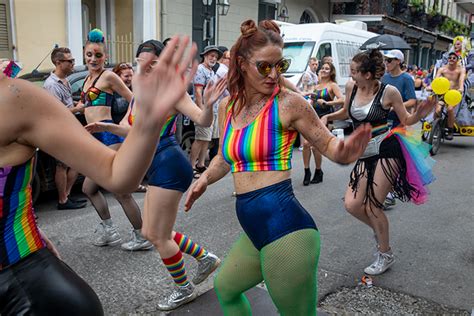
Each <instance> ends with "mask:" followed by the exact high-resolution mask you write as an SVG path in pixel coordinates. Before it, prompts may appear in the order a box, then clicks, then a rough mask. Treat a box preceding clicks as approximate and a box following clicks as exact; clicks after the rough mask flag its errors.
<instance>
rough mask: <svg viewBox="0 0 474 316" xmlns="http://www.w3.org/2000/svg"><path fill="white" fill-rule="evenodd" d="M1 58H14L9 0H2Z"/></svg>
mask: <svg viewBox="0 0 474 316" xmlns="http://www.w3.org/2000/svg"><path fill="white" fill-rule="evenodd" d="M0 58H8V59H13V44H12V34H11V22H10V5H9V1H8V0H0Z"/></svg>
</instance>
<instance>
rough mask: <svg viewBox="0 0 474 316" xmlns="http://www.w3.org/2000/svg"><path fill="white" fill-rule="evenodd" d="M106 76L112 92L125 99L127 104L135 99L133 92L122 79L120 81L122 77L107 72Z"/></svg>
mask: <svg viewBox="0 0 474 316" xmlns="http://www.w3.org/2000/svg"><path fill="white" fill-rule="evenodd" d="M106 74H107V77H106V79H107V81H108V82H109V84H110V86H111V87H112V90H114V91H115V92H117V93H118V94H120V95H121V96H122V97H124V98H125V99H126V100H127V102H130V101H131V100H132V97H133V94H132V91H130V89H129V88H128V87H127V86H126V85H125V83H124V82H123V81H122V79H120V77H119V76H118V75H117V74H116V73H114V72H112V71H107V72H106Z"/></svg>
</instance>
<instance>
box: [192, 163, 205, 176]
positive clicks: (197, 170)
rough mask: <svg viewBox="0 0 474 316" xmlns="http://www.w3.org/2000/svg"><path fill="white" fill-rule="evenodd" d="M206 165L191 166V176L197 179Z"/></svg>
mask: <svg viewBox="0 0 474 316" xmlns="http://www.w3.org/2000/svg"><path fill="white" fill-rule="evenodd" d="M206 169H207V167H206V166H202V167H198V166H194V168H193V178H194V179H199V178H200V177H201V174H202V173H203V172H204V171H206Z"/></svg>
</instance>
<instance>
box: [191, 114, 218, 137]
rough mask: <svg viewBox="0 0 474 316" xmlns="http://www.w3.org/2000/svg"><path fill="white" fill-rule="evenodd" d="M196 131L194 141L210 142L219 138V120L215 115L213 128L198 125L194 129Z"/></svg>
mask: <svg viewBox="0 0 474 316" xmlns="http://www.w3.org/2000/svg"><path fill="white" fill-rule="evenodd" d="M194 131H195V135H194V139H196V140H204V141H207V142H210V141H211V140H212V139H213V138H219V120H218V119H217V115H214V120H213V121H212V125H211V126H209V127H202V126H199V125H196V126H195V127H194Z"/></svg>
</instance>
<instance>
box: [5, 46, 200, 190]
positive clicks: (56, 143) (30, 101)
mask: <svg viewBox="0 0 474 316" xmlns="http://www.w3.org/2000/svg"><path fill="white" fill-rule="evenodd" d="M188 42H189V39H188V38H187V37H185V38H184V39H179V38H177V37H174V38H173V39H172V42H171V43H170V46H167V48H165V50H164V51H163V53H162V56H161V58H160V62H159V64H158V65H157V66H155V67H153V68H151V67H149V65H150V64H151V59H150V60H147V61H146V62H145V63H144V64H143V66H141V67H143V68H144V69H140V68H139V71H138V72H137V74H136V75H135V76H134V78H133V82H134V83H133V85H134V87H135V89H134V90H135V98H136V101H137V103H140V107H139V108H138V109H137V115H136V119H135V122H134V124H133V127H132V128H131V130H130V133H129V135H128V137H127V138H126V139H125V142H124V143H123V145H122V146H121V147H120V149H119V150H118V151H117V152H115V151H113V150H111V149H109V148H107V147H106V146H104V145H103V144H101V143H100V142H98V141H97V140H96V139H95V138H94V137H92V136H91V135H90V134H89V133H88V132H86V131H85V129H84V128H83V127H82V126H81V124H80V123H79V122H78V121H77V120H76V119H75V118H74V116H72V115H70V114H68V111H67V110H66V109H65V108H64V106H63V105H62V104H61V103H60V102H59V101H57V100H56V99H55V98H54V97H52V96H50V95H49V94H48V93H47V92H46V91H44V90H43V89H40V88H37V87H35V86H33V85H32V84H30V83H28V82H26V81H23V80H14V81H12V82H11V83H10V84H9V86H8V87H7V86H6V85H5V84H3V88H2V90H3V92H4V93H3V94H4V95H6V94H8V96H7V98H6V99H7V100H5V99H4V100H5V101H4V102H2V103H5V104H11V105H9V112H8V114H11V116H12V117H14V118H15V119H16V120H18V122H17V123H15V124H16V125H15V126H19V127H20V128H17V130H16V131H15V133H16V135H15V136H16V137H15V138H14V139H15V140H16V142H18V143H20V144H24V145H29V146H32V147H38V148H40V149H41V150H43V151H45V152H47V153H48V154H50V155H52V156H54V157H56V158H57V159H59V160H61V161H63V162H64V163H66V164H67V165H69V166H71V168H73V169H75V170H77V171H79V172H80V173H82V174H84V175H86V176H88V177H90V178H92V179H93V180H94V181H96V182H97V183H98V184H99V185H100V186H103V187H104V188H106V189H108V190H110V191H112V192H117V193H127V192H132V191H133V190H135V188H136V187H137V186H138V184H139V183H140V181H141V180H142V178H143V176H144V174H145V172H146V170H147V169H148V166H149V164H150V162H151V159H152V157H153V154H154V152H155V146H156V144H157V143H158V139H159V134H160V129H161V126H162V125H163V123H164V122H165V120H166V115H167V113H169V111H170V110H171V109H172V108H173V107H174V106H175V103H176V102H177V101H178V100H179V99H180V98H182V96H183V95H184V94H185V91H186V87H187V85H188V83H189V82H190V80H191V78H192V75H193V74H194V72H195V70H196V67H197V65H196V63H195V62H194V63H193V68H192V71H190V72H189V73H188V72H187V69H188V65H189V64H190V63H192V60H193V58H194V54H195V53H196V46H195V45H193V46H192V48H191V52H190V54H189V55H188V56H187V57H186V58H183V55H184V51H185V47H186V46H187V44H188ZM176 46H178V48H177V50H176V51H175V47H176ZM168 47H170V48H169V49H168ZM7 92H8V93H7ZM2 105H3V104H2ZM66 114H67V115H66Z"/></svg>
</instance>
